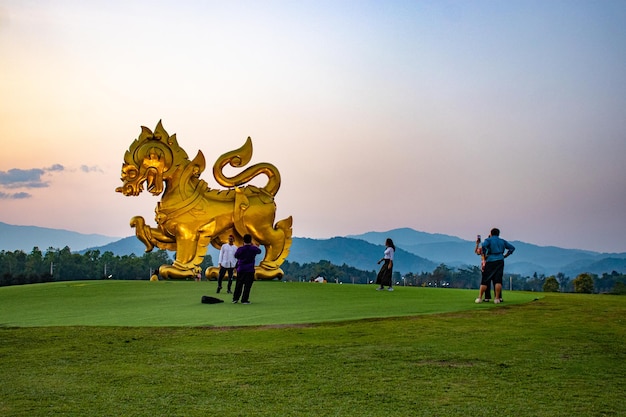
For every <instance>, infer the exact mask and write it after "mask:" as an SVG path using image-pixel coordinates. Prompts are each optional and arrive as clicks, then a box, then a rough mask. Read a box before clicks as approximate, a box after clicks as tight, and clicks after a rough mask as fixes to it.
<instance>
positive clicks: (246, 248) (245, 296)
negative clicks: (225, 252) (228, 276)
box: [233, 234, 261, 304]
mask: <svg viewBox="0 0 626 417" xmlns="http://www.w3.org/2000/svg"><path fill="white" fill-rule="evenodd" d="M259 253H261V249H259V247H258V246H255V245H253V244H252V236H250V235H249V234H246V235H244V237H243V246H241V247H240V248H237V251H236V252H235V258H236V259H237V261H238V262H237V283H236V284H235V293H234V294H233V304H237V303H238V302H239V297H241V304H250V289H251V288H252V284H253V283H254V262H255V259H256V256H257V255H258V254H259Z"/></svg>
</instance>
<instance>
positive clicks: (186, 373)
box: [0, 282, 626, 417]
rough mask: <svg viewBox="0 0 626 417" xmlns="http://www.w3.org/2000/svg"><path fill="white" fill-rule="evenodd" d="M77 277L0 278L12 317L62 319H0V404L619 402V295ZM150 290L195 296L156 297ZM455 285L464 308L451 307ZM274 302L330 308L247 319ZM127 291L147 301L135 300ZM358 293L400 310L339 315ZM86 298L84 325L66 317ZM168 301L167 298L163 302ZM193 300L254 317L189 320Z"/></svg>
mask: <svg viewBox="0 0 626 417" xmlns="http://www.w3.org/2000/svg"><path fill="white" fill-rule="evenodd" d="M73 284H75V285H79V286H74V287H72V286H65V287H64V285H65V284H63V283H57V284H56V285H51V286H48V285H39V286H32V287H37V288H35V291H33V288H32V287H31V288H21V289H19V288H17V287H15V288H2V289H0V290H1V291H0V303H1V305H2V311H1V314H2V322H3V323H8V322H16V321H18V319H16V318H15V317H12V318H11V319H10V320H9V319H7V318H6V313H7V308H6V307H5V303H11V308H19V311H20V313H21V314H22V315H24V320H22V323H23V324H26V325H29V326H30V325H33V324H34V323H35V322H37V321H39V322H40V324H39V326H42V325H41V320H45V317H42V316H41V312H40V313H38V314H36V315H30V316H29V314H28V313H27V312H28V311H29V310H31V309H32V308H33V303H36V302H37V301H41V302H43V303H45V304H46V306H48V307H46V308H47V310H46V309H44V310H43V311H48V312H49V313H50V314H51V315H54V316H55V317H56V318H55V319H54V320H57V321H58V320H60V318H65V319H66V320H67V322H66V325H63V326H51V327H0V374H1V375H2V378H1V379H0V415H7V416H9V415H10V416H16V417H21V416H29V417H30V416H35V417H38V416H50V415H63V416H85V415H89V416H191V417H194V416H207V415H221V416H252V415H254V416H267V417H269V416H272V417H273V416H364V417H369V416H398V417H400V416H402V417H405V416H463V417H467V416H469V415H472V416H486V417H490V416H498V417H501V416H515V417H526V416H528V417H530V416H532V417H548V416H549V417H555V416H556V417H558V416H568V417H569V416H585V417H586V416H622V415H624V411H625V410H626V399H625V397H624V395H623V393H624V391H625V390H626V381H625V379H624V375H626V351H625V349H624V343H625V342H626V322H625V321H624V317H625V313H626V297H617V296H603V295H576V294H543V295H544V297H543V298H541V299H539V300H537V301H534V302H525V303H522V301H524V300H526V301H527V300H530V299H534V297H533V294H524V293H519V294H518V293H516V292H510V293H508V292H507V293H506V295H505V296H506V297H507V298H506V299H507V300H509V299H510V300H511V302H509V301H507V302H506V303H505V304H504V305H500V306H493V305H475V304H473V301H472V300H473V295H474V294H473V293H472V292H466V291H457V290H443V289H441V290H430V289H408V288H407V289H404V288H399V289H398V290H397V291H395V292H393V293H387V292H385V293H382V292H377V291H374V289H373V287H372V286H352V285H349V286H348V285H343V286H339V285H334V286H333V285H326V286H323V285H319V284H297V285H296V284H295V283H294V284H282V283H259V284H260V285H258V286H256V284H255V287H253V295H254V297H253V298H252V300H253V302H254V304H252V305H249V306H242V305H232V304H220V305H216V306H213V305H200V304H199V296H200V294H203V293H207V292H208V291H206V289H207V288H214V285H213V286H211V284H207V283H191V282H189V283H171V285H170V284H168V283H164V284H166V285H160V284H161V283H157V284H158V285H155V286H153V287H148V286H147V283H143V285H144V286H143V287H141V286H140V285H141V284H142V283H131V284H133V285H129V286H125V283H112V284H110V283H93V284H94V285H93V286H90V285H87V284H92V283H73ZM81 284H85V285H83V286H80V285H81ZM97 284H100V285H97ZM136 285H137V288H143V291H140V290H137V289H135V290H133V288H135V286H136ZM194 286H195V287H194ZM40 288H47V289H48V290H46V291H42V292H39V289H40ZM112 288H117V290H116V291H114V292H113V293H112V292H111V289H112ZM146 288H150V289H148V290H146ZM162 288H167V292H166V291H165V290H162ZM189 288H191V289H192V290H189ZM283 288H284V290H283ZM81 289H82V290H85V291H83V292H81V291H80V290H81ZM88 289H89V290H88ZM120 289H124V291H123V296H122V295H120V294H118V293H119V292H120ZM72 291H74V292H72ZM150 291H153V292H150ZM157 291H163V292H161V293H160V294H161V296H163V295H166V294H170V295H169V296H168V297H166V298H169V297H172V298H174V299H177V300H178V301H179V302H181V300H187V299H189V300H188V304H189V305H190V306H192V307H193V308H195V307H199V308H200V309H199V310H188V309H189V308H191V307H187V306H176V305H174V301H172V300H164V301H162V302H161V301H159V299H158V296H157ZM37 293H38V294H37ZM175 293H176V294H177V295H174V294H175ZM72 294H74V295H72ZM76 294H79V295H76ZM455 294H456V295H455ZM191 295H193V297H192V296H191ZM289 295H291V299H290V298H289V297H288V296H289ZM518 296H519V297H521V298H520V299H518V300H517V302H519V304H514V300H515V298H516V297H518ZM102 297H104V298H106V299H108V301H107V300H103V299H102ZM144 297H147V298H148V299H149V300H151V301H150V302H143V301H141V299H142V298H144ZM274 297H275V298H274ZM440 297H441V298H440ZM446 297H449V298H446ZM110 298H112V299H110ZM353 299H356V300H357V301H353ZM461 299H462V300H463V305H464V306H465V311H460V310H458V309H457V308H456V307H455V308H453V309H451V310H449V309H450V306H458V305H460V304H461V301H460V300H461ZM80 300H83V301H82V302H81V301H80ZM373 300H374V301H373ZM411 300H412V301H411ZM429 300H430V301H432V300H439V302H440V303H442V304H445V305H440V306H436V305H434V304H435V303H434V301H433V302H432V303H431V304H429ZM270 301H271V302H272V303H274V302H276V303H277V302H283V303H284V304H282V308H278V307H275V309H276V311H274V312H272V313H271V314H269V313H270V312H269V310H267V313H268V314H269V316H274V317H278V316H276V314H277V313H276V312H277V311H279V310H281V311H282V316H289V317H290V318H286V319H284V321H281V322H282V323H285V322H294V321H295V320H296V319H302V322H304V318H306V317H308V318H311V319H313V320H314V321H317V320H320V316H323V317H324V318H330V320H336V321H334V322H323V323H316V324H299V325H293V326H252V325H251V324H252V321H247V320H241V314H245V315H246V316H251V317H255V316H258V317H256V318H255V320H265V321H266V322H270V321H271V320H268V319H267V318H265V316H266V314H259V312H262V311H266V310H265V309H270V304H271V303H270ZM107 302H110V303H111V304H110V305H109V308H108V309H107V308H106V306H107ZM129 303H135V304H137V305H142V304H143V305H144V306H149V307H150V308H151V310H150V312H149V314H147V313H142V312H140V311H138V310H129V309H127V307H125V306H126V304H129ZM319 303H321V305H320V306H319V307H318V308H312V307H311V306H310V305H309V304H319ZM196 304H197V305H196ZM266 304H267V305H266ZM360 304H365V305H366V306H367V307H366V308H363V309H362V310H360V311H357V312H356V313H354V314H355V315H354V318H363V317H364V316H368V315H371V314H372V313H371V311H370V310H371V309H374V310H376V312H377V313H379V314H381V315H382V314H385V313H387V312H389V311H392V313H393V314H394V315H402V316H404V317H390V318H370V319H361V320H348V319H350V318H353V317H352V316H348V317H346V320H345V321H340V320H341V319H340V317H339V315H338V314H337V313H332V314H331V313H328V312H327V311H326V310H339V311H341V312H343V313H344V314H350V313H351V311H352V309H353V308H354V307H355V306H358V305H360ZM398 304H400V305H401V306H402V307H397V305H398ZM81 305H82V307H81ZM344 305H345V308H344ZM414 305H421V306H422V308H423V310H422V311H421V313H435V312H437V311H449V312H443V313H440V314H421V313H420V312H417V313H415V314H413V315H412V314H409V311H410V310H411V309H414V310H419V309H418V308H416V307H415V306H414ZM214 307H215V309H214ZM42 308H43V307H42ZM81 308H82V310H83V311H84V312H85V314H86V315H88V316H89V317H90V319H91V320H89V321H87V322H88V323H89V324H90V326H69V325H67V323H71V322H75V321H76V320H77V319H78V317H77V316H80V314H79V313H80V311H81ZM159 308H165V309H167V311H166V312H164V313H158V314H157V312H158V310H159ZM90 309H91V310H94V311H95V312H99V313H101V314H104V313H105V312H106V311H107V310H110V311H111V313H110V314H109V315H108V320H109V323H110V322H111V321H116V322H118V321H119V322H122V321H124V320H123V317H122V316H123V315H131V316H133V317H132V318H131V319H128V321H131V320H138V321H139V322H140V323H143V322H146V321H150V320H152V319H151V318H149V316H150V315H151V314H154V315H156V317H155V319H156V321H160V320H163V318H164V317H168V318H169V319H168V320H169V321H170V322H173V323H174V322H175V323H176V327H147V326H141V325H140V327H119V326H110V325H109V326H100V325H99V324H101V323H104V322H106V320H105V319H102V320H100V321H98V322H96V323H93V322H92V321H93V320H94V319H95V318H97V316H96V315H95V314H94V313H92V312H89V310H90ZM120 309H121V310H122V311H123V312H124V313H123V314H120V313H118V311H120ZM394 309H395V310H394ZM178 310H182V311H183V312H181V313H177V311H178ZM191 311H193V312H195V313H196V314H199V315H202V316H207V315H209V312H210V315H211V317H213V316H215V315H218V316H223V318H222V319H221V320H223V321H224V322H227V321H228V317H230V316H233V317H235V318H234V319H233V322H235V323H237V322H245V323H246V324H249V325H247V326H244V327H229V328H225V327H215V328H207V327H189V320H191V321H193V320H192V319H189V318H188V317H189V313H190V312H191ZM222 312H223V313H222ZM242 312H243V313H242ZM314 313H315V314H314ZM175 317H178V318H179V319H180V320H179V321H176V320H173V318H175ZM184 320H186V321H184ZM210 321H211V322H212V321H213V319H211V320H208V319H206V318H205V319H204V322H205V323H208V322H210Z"/></svg>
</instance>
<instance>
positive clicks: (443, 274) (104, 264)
mask: <svg viewBox="0 0 626 417" xmlns="http://www.w3.org/2000/svg"><path fill="white" fill-rule="evenodd" d="M171 262H172V260H171V258H170V256H169V254H168V252H166V251H153V252H149V253H145V254H143V255H142V256H136V255H123V256H118V255H114V254H113V253H112V252H104V253H100V251H98V250H90V251H86V252H85V253H83V254H78V253H72V252H71V250H70V248H69V247H67V246H66V247H65V248H63V249H55V248H48V250H47V251H46V252H45V254H44V253H43V252H42V251H41V250H39V248H37V247H35V248H33V250H32V252H30V253H28V254H27V253H25V252H24V251H21V250H17V251H13V252H11V251H1V252H0V286H7V285H19V284H33V283H40V282H50V281H74V280H90V279H121V280H142V279H145V280H147V279H150V277H151V276H152V274H154V273H156V271H157V270H158V268H159V266H161V265H163V264H170V263H171ZM212 265H213V262H212V259H211V256H210V255H209V254H207V256H206V257H205V258H204V261H203V263H202V265H201V267H202V270H205V269H206V268H207V267H209V266H212ZM282 269H283V271H284V272H285V276H284V277H283V279H284V280H287V281H309V280H310V279H312V278H315V277H318V276H322V277H324V278H326V279H327V280H328V281H329V282H336V283H345V284H369V283H373V282H375V281H376V271H375V270H371V271H362V270H359V269H356V268H354V267H351V266H349V265H345V264H344V265H342V266H338V265H333V264H331V263H330V262H329V261H324V260H323V261H319V262H312V263H305V264H302V265H300V264H299V263H297V262H289V261H285V262H284V263H283V265H282ZM480 275H481V272H480V268H479V267H477V266H467V267H464V268H450V267H448V266H446V265H445V264H441V265H439V266H438V267H437V268H435V269H434V270H433V271H432V272H421V273H418V274H417V273H407V274H404V275H401V274H400V273H399V272H397V271H396V272H394V275H393V279H394V282H395V283H396V285H405V286H421V287H441V288H465V289H475V288H477V287H478V285H479V283H480ZM504 281H505V282H504V283H503V284H504V289H506V290H508V289H513V290H520V291H560V292H582V293H593V292H599V293H606V292H612V293H618V294H626V275H624V274H620V273H618V272H616V271H613V272H612V273H610V274H607V273H605V274H602V275H601V276H597V275H593V274H580V275H578V276H577V277H576V278H575V279H573V280H571V279H570V278H569V277H567V276H565V275H564V274H561V273H559V274H556V275H553V276H549V277H545V276H543V275H541V276H538V275H537V274H534V275H533V276H532V277H525V276H521V275H517V274H507V275H506V276H505V279H504Z"/></svg>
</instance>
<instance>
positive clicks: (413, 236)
mask: <svg viewBox="0 0 626 417" xmlns="http://www.w3.org/2000/svg"><path fill="white" fill-rule="evenodd" d="M387 237H391V238H392V239H393V240H394V243H395V245H396V248H397V252H396V259H395V268H394V269H395V270H397V271H400V272H403V273H404V272H415V273H419V272H432V270H433V269H434V268H436V267H437V266H438V265H439V264H442V263H443V264H446V265H447V266H450V267H464V266H467V265H472V266H473V265H478V264H479V259H478V257H477V256H476V255H475V254H474V245H475V243H474V242H473V241H467V240H463V239H461V238H459V237H456V236H449V235H443V234H431V233H426V232H419V231H416V230H413V229H410V228H401V229H394V230H390V231H387V232H367V233H364V234H361V235H350V236H346V237H339V236H338V237H333V238H330V239H310V238H298V237H296V238H293V242H292V246H291V252H290V254H289V257H288V258H287V260H288V261H289V262H298V263H300V264H303V263H311V262H318V261H320V260H327V261H329V262H331V263H333V264H336V265H340V266H341V265H343V264H346V265H350V266H353V267H355V268H358V269H361V270H365V271H371V270H377V269H378V267H379V266H378V265H377V263H376V262H377V261H378V260H379V259H380V258H381V257H382V253H383V251H384V242H385V239H386V238H387ZM511 243H512V244H513V245H514V246H515V247H516V251H515V253H514V255H513V256H511V257H510V258H508V259H507V263H506V271H507V272H510V273H518V274H522V275H532V274H534V273H535V272H536V273H537V274H540V275H541V274H544V275H553V274H556V273H558V272H562V273H564V274H566V275H568V276H575V275H578V274H580V273H582V272H591V273H594V274H599V275H601V274H602V273H605V272H606V273H611V272H612V271H618V272H620V273H626V253H611V254H609V253H599V252H593V251H586V250H580V249H563V248H559V247H554V246H537V245H533V244H530V243H525V242H520V241H511ZM35 246H38V247H39V249H40V250H42V251H45V250H47V249H48V248H50V247H52V248H63V247H65V246H68V247H69V248H70V249H71V250H72V251H73V252H78V253H84V252H85V251H86V250H89V249H93V250H99V251H100V252H101V253H104V252H106V251H110V252H112V253H113V254H114V255H118V256H123V255H130V254H135V255H137V256H141V255H142V254H143V253H144V251H145V246H144V245H143V243H141V242H140V241H139V240H138V239H137V238H136V237H135V236H130V237H125V238H122V239H120V238H116V237H111V236H103V235H97V234H90V235H86V234H81V233H77V232H71V231H67V230H59V229H49V228H41V227H36V226H12V225H8V224H6V223H2V222H0V250H7V251H14V250H23V251H24V252H27V253H29V252H31V251H32V249H33V247H35ZM208 254H209V255H211V256H212V258H213V262H214V263H215V262H216V259H217V254H218V251H217V250H216V249H215V248H213V247H210V248H209V250H208Z"/></svg>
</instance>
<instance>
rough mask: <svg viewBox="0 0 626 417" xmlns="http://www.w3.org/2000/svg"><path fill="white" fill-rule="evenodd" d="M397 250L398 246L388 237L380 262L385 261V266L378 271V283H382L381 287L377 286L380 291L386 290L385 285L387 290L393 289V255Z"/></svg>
mask: <svg viewBox="0 0 626 417" xmlns="http://www.w3.org/2000/svg"><path fill="white" fill-rule="evenodd" d="M395 252H396V246H395V245H394V244H393V240H391V239H390V238H387V240H386V241H385V253H384V254H383V257H382V259H381V260H380V261H378V264H379V265H380V263H381V262H384V264H383V266H382V267H381V268H380V271H379V272H378V276H377V277H376V284H378V285H380V287H378V288H376V289H377V290H378V291H381V290H384V289H385V286H387V287H389V288H387V291H393V282H392V281H393V280H392V275H393V256H394V254H395Z"/></svg>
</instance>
